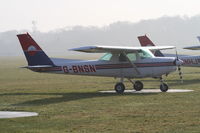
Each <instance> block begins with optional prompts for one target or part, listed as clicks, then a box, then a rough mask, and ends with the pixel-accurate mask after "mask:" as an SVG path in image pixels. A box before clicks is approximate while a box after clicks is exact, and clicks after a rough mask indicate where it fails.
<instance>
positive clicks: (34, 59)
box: [17, 33, 54, 66]
mask: <svg viewBox="0 0 200 133" xmlns="http://www.w3.org/2000/svg"><path fill="white" fill-rule="evenodd" d="M17 37H18V39H19V42H20V44H21V46H22V49H23V51H24V54H25V56H26V60H27V62H28V65H29V66H35V65H52V66H54V64H53V62H52V61H51V59H50V58H49V57H48V56H47V55H46V54H45V52H44V51H43V50H42V49H41V48H40V46H39V45H38V44H37V43H36V42H35V41H34V40H33V39H32V37H31V36H30V35H29V34H28V33H27V34H19V35H17Z"/></svg>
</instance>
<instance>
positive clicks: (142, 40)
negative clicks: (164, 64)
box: [138, 35, 164, 57]
mask: <svg viewBox="0 0 200 133" xmlns="http://www.w3.org/2000/svg"><path fill="white" fill-rule="evenodd" d="M138 40H139V42H140V45H141V46H143V47H147V46H155V44H154V43H153V42H152V41H151V40H150V39H149V38H148V37H147V36H146V35H144V36H138ZM153 54H154V55H155V56H158V57H164V55H163V54H162V53H161V52H160V50H156V51H155V52H154V53H153Z"/></svg>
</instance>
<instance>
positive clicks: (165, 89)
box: [160, 77, 169, 92]
mask: <svg viewBox="0 0 200 133" xmlns="http://www.w3.org/2000/svg"><path fill="white" fill-rule="evenodd" d="M160 82H161V84H160V90H161V91H162V92H167V91H168V89H169V87H168V85H167V84H166V83H164V82H163V79H162V77H160Z"/></svg>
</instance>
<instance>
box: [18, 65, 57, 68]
mask: <svg viewBox="0 0 200 133" xmlns="http://www.w3.org/2000/svg"><path fill="white" fill-rule="evenodd" d="M50 67H54V66H51V65H36V66H24V67H21V68H50Z"/></svg>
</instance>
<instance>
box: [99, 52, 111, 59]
mask: <svg viewBox="0 0 200 133" xmlns="http://www.w3.org/2000/svg"><path fill="white" fill-rule="evenodd" d="M111 57H112V54H111V53H106V54H105V55H103V56H102V57H101V58H100V59H99V60H103V61H110V59H111Z"/></svg>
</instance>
